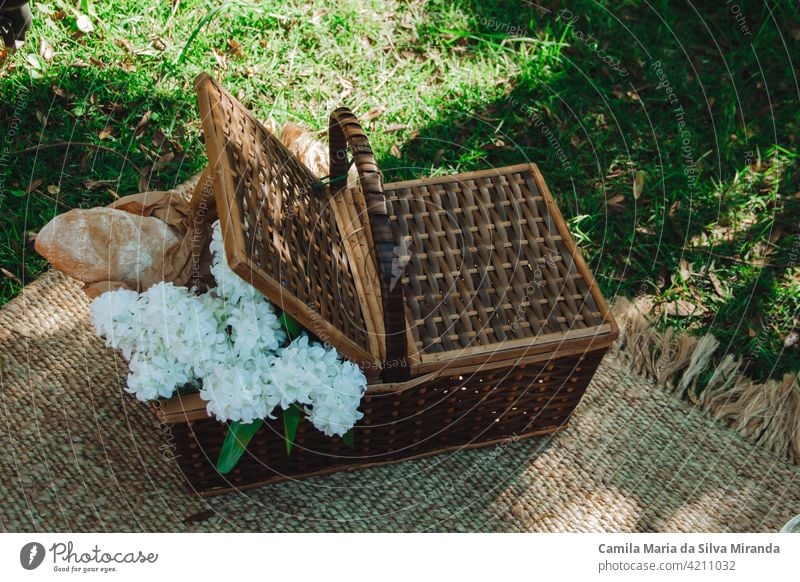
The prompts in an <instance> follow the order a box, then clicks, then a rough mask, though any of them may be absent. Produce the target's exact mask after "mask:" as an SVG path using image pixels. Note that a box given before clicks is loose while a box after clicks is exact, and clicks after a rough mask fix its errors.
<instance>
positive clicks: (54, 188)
mask: <svg viewBox="0 0 800 582" xmlns="http://www.w3.org/2000/svg"><path fill="white" fill-rule="evenodd" d="M59 192H61V188H59V187H58V186H56V185H55V184H50V185H49V186H48V187H47V193H48V194H52V195H53V196H55V195H56V194H58V193H59Z"/></svg>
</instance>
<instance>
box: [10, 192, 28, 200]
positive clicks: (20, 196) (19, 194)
mask: <svg viewBox="0 0 800 582" xmlns="http://www.w3.org/2000/svg"><path fill="white" fill-rule="evenodd" d="M9 192H11V195H12V196H16V197H17V198H25V194H26V192H25V190H9Z"/></svg>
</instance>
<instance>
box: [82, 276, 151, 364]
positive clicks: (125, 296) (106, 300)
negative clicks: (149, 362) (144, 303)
mask: <svg viewBox="0 0 800 582" xmlns="http://www.w3.org/2000/svg"><path fill="white" fill-rule="evenodd" d="M138 299H139V294H138V293H136V291H128V290H127V289H118V290H117V291H109V292H107V293H103V294H102V295H100V296H99V297H97V298H96V299H95V300H94V301H92V305H91V312H92V324H93V325H94V329H95V331H96V332H97V334H98V335H100V336H102V337H104V338H106V346H107V347H110V348H114V349H118V350H120V351H121V352H122V355H123V356H125V358H126V359H128V360H130V358H131V355H132V354H133V351H134V350H135V349H136V345H137V342H138V340H139V335H140V334H141V333H142V327H141V322H140V320H139V305H138Z"/></svg>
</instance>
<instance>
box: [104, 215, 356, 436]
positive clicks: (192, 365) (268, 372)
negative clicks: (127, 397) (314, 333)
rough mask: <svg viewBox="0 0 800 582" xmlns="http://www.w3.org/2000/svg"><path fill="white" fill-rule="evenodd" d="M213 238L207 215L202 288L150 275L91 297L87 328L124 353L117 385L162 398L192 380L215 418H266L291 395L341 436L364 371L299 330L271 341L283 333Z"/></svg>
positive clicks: (352, 418) (351, 419)
mask: <svg viewBox="0 0 800 582" xmlns="http://www.w3.org/2000/svg"><path fill="white" fill-rule="evenodd" d="M222 246H223V245H222V235H221V232H220V227H219V223H217V224H215V225H214V234H213V237H212V242H211V251H212V255H213V262H212V267H211V271H212V273H213V275H214V277H215V279H216V281H217V287H216V288H215V289H212V290H210V291H208V292H206V293H204V294H202V295H195V294H194V293H192V292H190V291H189V290H187V289H186V288H185V287H176V286H175V285H173V284H172V283H158V284H156V285H153V286H152V287H150V289H148V290H147V291H145V292H144V293H142V294H137V293H135V292H133V291H125V290H120V291H112V292H109V293H104V294H103V295H101V296H100V297H98V298H97V299H95V300H94V301H93V302H92V306H91V310H92V322H93V324H94V327H95V330H96V331H97V333H98V334H99V335H101V336H104V337H105V338H106V344H107V345H108V346H110V347H114V348H118V349H120V350H121V351H122V353H123V355H124V356H125V357H126V358H127V359H128V360H129V363H130V373H129V375H128V386H127V391H128V392H130V393H132V394H134V395H135V396H136V397H137V398H139V399H140V400H144V401H147V400H153V399H156V398H169V397H171V396H172V395H173V394H174V393H175V390H176V389H177V388H178V387H180V386H182V385H184V384H187V383H190V382H196V381H198V380H201V381H202V389H201V390H200V397H201V398H203V399H204V400H206V401H207V405H206V408H207V410H208V413H209V414H210V415H213V416H215V417H217V418H218V419H219V420H221V421H238V422H245V423H248V422H252V421H254V420H257V419H261V418H274V416H273V414H274V412H275V410H276V409H277V408H278V407H280V408H282V409H284V410H287V409H288V408H289V407H290V406H292V405H294V404H300V405H303V406H304V410H305V412H306V414H307V415H308V417H309V420H310V421H311V422H312V423H313V424H314V426H315V427H317V428H318V429H319V430H321V431H322V432H324V433H325V434H326V435H328V436H331V435H334V434H338V435H344V434H345V433H346V432H347V431H348V430H350V428H351V427H352V426H353V425H354V424H355V423H356V422H357V421H358V420H359V419H361V418H362V417H363V414H362V413H361V412H359V411H358V406H359V405H360V403H361V398H362V397H363V396H364V392H365V390H366V385H367V380H366V378H365V376H364V374H363V373H362V372H361V370H360V369H359V368H358V366H356V365H355V364H353V363H352V362H346V361H343V360H342V359H341V357H340V356H339V354H338V353H337V352H336V350H334V349H332V348H325V347H324V346H322V345H321V344H318V343H312V342H310V341H309V339H308V336H307V335H302V336H301V337H299V338H297V339H295V340H294V341H293V342H292V343H291V344H289V345H288V346H286V347H284V348H282V349H281V346H282V345H283V343H284V342H285V341H286V332H285V330H284V329H283V327H282V326H281V324H280V321H279V319H278V317H277V316H276V314H275V309H274V308H273V306H272V304H270V303H269V302H268V301H267V300H266V299H265V298H264V296H263V295H261V293H259V292H258V291H257V290H256V289H254V288H253V287H252V286H251V285H249V284H248V283H247V282H246V281H244V280H243V279H242V278H241V277H239V276H238V275H237V274H236V273H234V272H233V271H232V270H231V269H230V268H229V267H228V264H227V262H226V260H225V255H224V250H223V248H222Z"/></svg>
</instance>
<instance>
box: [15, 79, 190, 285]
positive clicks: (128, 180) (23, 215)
mask: <svg viewBox="0 0 800 582" xmlns="http://www.w3.org/2000/svg"><path fill="white" fill-rule="evenodd" d="M176 111H184V112H185V113H184V114H182V115H180V114H178V115H176V113H175V112H176ZM162 117H163V118H164V119H170V120H172V119H176V118H179V119H180V118H182V119H187V120H193V121H191V122H189V123H188V124H187V125H177V124H175V123H174V122H171V123H173V124H172V125H171V126H167V127H162V125H161V124H160V123H159V120H160V119H162ZM197 118H198V115H197V112H196V100H195V98H194V93H193V92H178V91H171V92H170V91H166V90H158V91H155V90H154V89H153V84H152V82H151V81H150V80H148V79H146V78H142V75H140V74H137V73H136V72H127V71H123V70H121V69H110V68H99V67H69V68H64V69H62V70H61V71H60V76H59V77H53V78H51V77H48V78H43V79H34V80H32V81H31V82H30V84H29V85H18V84H15V85H13V86H10V87H7V90H6V92H5V95H4V101H3V103H2V104H0V123H1V124H2V127H4V128H5V130H6V131H5V136H4V139H5V143H4V144H3V145H4V147H5V148H6V150H5V153H4V159H3V162H4V163H3V165H2V167H1V168H0V172H2V179H3V188H2V190H3V194H4V199H3V213H4V215H5V216H7V217H11V218H10V219H9V220H4V221H3V222H4V228H3V229H2V235H1V236H0V266H2V267H3V268H4V269H5V270H6V271H8V272H9V273H11V275H13V277H9V276H5V277H3V278H0V297H4V298H6V299H8V298H10V297H11V296H13V295H15V294H16V293H17V292H19V290H20V289H21V286H22V285H23V284H24V283H27V282H29V281H31V280H33V279H34V278H35V277H36V276H37V275H38V273H39V272H40V269H41V268H42V267H43V266H44V261H43V260H40V259H39V257H38V255H36V253H35V252H34V251H33V249H32V245H31V242H32V237H33V236H34V235H35V233H36V232H37V231H38V230H39V229H40V228H41V227H42V226H44V224H46V223H47V222H48V221H49V220H50V219H52V218H53V217H54V216H55V215H56V214H59V213H61V212H64V211H66V210H69V209H71V208H79V207H83V208H89V207H93V206H103V205H106V204H109V203H110V202H112V201H113V200H114V199H115V197H117V196H124V195H127V194H132V193H135V192H139V191H143V190H159V189H166V188H170V187H172V186H174V185H175V184H176V183H179V182H180V181H182V180H184V179H186V178H188V177H189V176H191V175H192V174H194V173H195V172H197V171H199V169H201V168H202V166H203V164H204V155H203V151H202V150H203V146H202V143H200V141H199V140H198V139H197V128H196V125H198V124H199V122H197V123H195V121H194V120H196V119H197Z"/></svg>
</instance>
